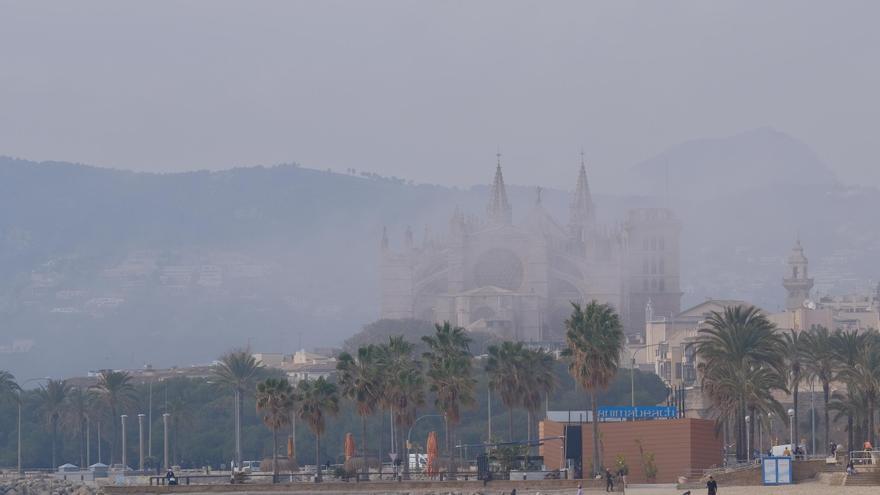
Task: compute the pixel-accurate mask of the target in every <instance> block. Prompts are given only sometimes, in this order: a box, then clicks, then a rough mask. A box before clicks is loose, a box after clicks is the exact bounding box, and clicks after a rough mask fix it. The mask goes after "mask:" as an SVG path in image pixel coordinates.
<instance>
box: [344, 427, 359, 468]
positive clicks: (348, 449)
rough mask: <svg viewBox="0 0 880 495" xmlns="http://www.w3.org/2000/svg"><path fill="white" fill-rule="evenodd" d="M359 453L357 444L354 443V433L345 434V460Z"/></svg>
mask: <svg viewBox="0 0 880 495" xmlns="http://www.w3.org/2000/svg"><path fill="white" fill-rule="evenodd" d="M355 455H357V446H356V445H355V444H354V435H352V434H351V433H346V434H345V460H346V461H347V460H349V459H351V458H352V457H354V456H355Z"/></svg>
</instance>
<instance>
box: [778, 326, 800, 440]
mask: <svg viewBox="0 0 880 495" xmlns="http://www.w3.org/2000/svg"><path fill="white" fill-rule="evenodd" d="M782 335H783V337H784V338H785V346H784V347H783V352H784V353H785V361H786V364H787V365H788V373H787V376H788V384H789V387H788V388H789V390H791V400H792V409H794V417H792V421H793V422H794V424H793V425H792V434H793V435H794V438H792V439H791V444H792V446H794V445H797V441H798V438H800V436H799V434H800V432H799V431H798V427H799V425H798V418H799V417H800V415H799V414H798V413H799V407H798V390H799V389H800V384H801V380H802V379H803V374H804V370H803V366H802V363H803V354H804V352H803V348H804V338H803V337H802V334H801V332H800V331H797V330H790V331H789V332H785V333H783V334H782ZM782 417H783V418H786V417H787V416H786V415H783V416H782Z"/></svg>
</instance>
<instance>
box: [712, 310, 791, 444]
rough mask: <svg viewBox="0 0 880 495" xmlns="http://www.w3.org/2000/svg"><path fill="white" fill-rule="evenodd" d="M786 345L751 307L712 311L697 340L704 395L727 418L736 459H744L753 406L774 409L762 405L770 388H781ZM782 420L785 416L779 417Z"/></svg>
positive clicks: (759, 313) (767, 321)
mask: <svg viewBox="0 0 880 495" xmlns="http://www.w3.org/2000/svg"><path fill="white" fill-rule="evenodd" d="M784 346H785V341H784V339H783V337H782V336H781V335H780V334H779V333H777V332H776V329H775V327H774V325H773V324H772V323H770V321H769V320H767V318H766V317H765V316H764V315H763V314H761V312H760V311H759V310H758V309H757V308H755V307H753V306H732V307H727V308H724V311H723V312H718V311H713V312H712V313H711V314H710V316H709V317H708V318H707V319H706V327H705V328H702V329H700V331H699V334H698V337H697V355H698V356H699V357H700V359H701V360H702V362H701V364H700V372H701V375H702V383H703V387H704V390H706V391H707V395H708V396H709V397H710V399H711V400H712V401H713V403H714V404H715V406H716V408H717V409H718V410H719V411H720V412H721V414H722V417H723V418H726V419H729V420H732V421H733V425H734V431H735V433H736V438H737V441H736V450H737V457H738V458H740V459H744V458H746V452H745V444H746V441H745V440H746V428H745V417H746V415H747V412H748V411H750V410H755V409H757V408H759V407H760V408H762V409H764V408H766V409H778V408H777V407H776V406H775V405H774V404H772V402H771V403H770V404H766V405H765V404H763V402H766V395H767V394H769V393H770V391H771V390H770V389H769V388H768V389H764V390H762V389H761V387H762V386H764V387H772V388H780V389H782V390H784V388H783V387H782V377H783V376H785V360H784V358H783V356H784V353H783V350H784ZM781 416H782V417H785V414H781Z"/></svg>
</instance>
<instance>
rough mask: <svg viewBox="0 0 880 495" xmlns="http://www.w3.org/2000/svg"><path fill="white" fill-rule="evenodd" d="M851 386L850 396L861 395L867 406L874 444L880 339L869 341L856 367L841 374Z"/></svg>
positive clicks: (858, 358) (868, 431) (869, 434)
mask: <svg viewBox="0 0 880 495" xmlns="http://www.w3.org/2000/svg"><path fill="white" fill-rule="evenodd" d="M841 378H843V379H844V380H845V381H846V382H847V384H848V385H849V391H850V395H855V393H856V390H857V391H858V392H857V393H859V394H861V396H862V399H863V400H864V402H865V404H866V405H867V417H868V418H867V419H868V421H867V428H866V429H867V431H866V433H867V436H868V441H870V442H871V444H872V445H873V444H874V441H875V437H874V416H875V412H876V407H877V397H878V394H880V342H878V339H876V338H871V339H867V340H866V342H865V345H864V347H862V349H861V350H860V352H859V354H858V356H857V357H856V360H855V366H852V367H847V368H844V369H843V370H842V372H841Z"/></svg>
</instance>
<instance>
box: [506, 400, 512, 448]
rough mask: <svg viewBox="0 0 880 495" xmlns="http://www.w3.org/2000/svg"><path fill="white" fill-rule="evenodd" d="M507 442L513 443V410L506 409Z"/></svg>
mask: <svg viewBox="0 0 880 495" xmlns="http://www.w3.org/2000/svg"><path fill="white" fill-rule="evenodd" d="M507 441H508V442H512V441H513V408H512V407H508V408H507Z"/></svg>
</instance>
